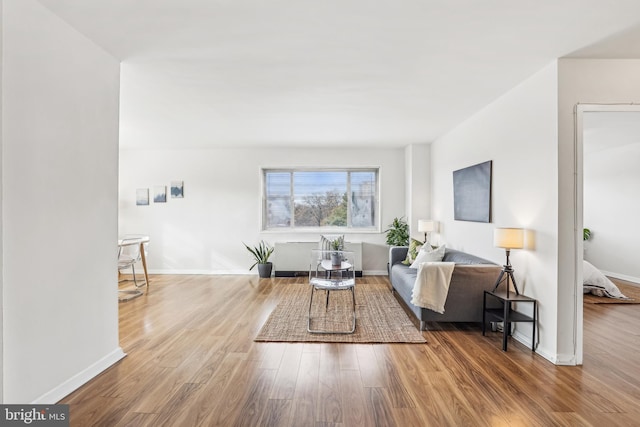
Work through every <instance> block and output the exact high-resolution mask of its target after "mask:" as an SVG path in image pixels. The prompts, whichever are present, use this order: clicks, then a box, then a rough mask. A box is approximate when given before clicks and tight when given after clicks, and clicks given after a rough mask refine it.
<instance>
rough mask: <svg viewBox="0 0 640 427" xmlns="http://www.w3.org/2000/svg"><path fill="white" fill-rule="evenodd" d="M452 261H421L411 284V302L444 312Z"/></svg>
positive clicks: (453, 264)
mask: <svg viewBox="0 0 640 427" xmlns="http://www.w3.org/2000/svg"><path fill="white" fill-rule="evenodd" d="M455 265H456V264H455V263H454V262H423V263H422V264H420V267H418V276H417V277H416V283H415V284H414V285H413V293H412V294H411V304H413V305H416V306H418V307H424V308H428V309H430V310H433V311H435V312H437V313H440V314H442V313H444V303H445V301H447V294H448V293H449V283H450V282H451V275H452V274H453V267H454V266H455Z"/></svg>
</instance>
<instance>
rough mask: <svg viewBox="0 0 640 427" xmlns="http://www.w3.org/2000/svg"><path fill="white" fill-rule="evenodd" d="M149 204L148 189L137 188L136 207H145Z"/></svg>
mask: <svg viewBox="0 0 640 427" xmlns="http://www.w3.org/2000/svg"><path fill="white" fill-rule="evenodd" d="M148 204H149V189H148V188H138V189H137V190H136V205H137V206H146V205H148Z"/></svg>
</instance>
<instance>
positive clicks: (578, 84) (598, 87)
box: [558, 59, 640, 354]
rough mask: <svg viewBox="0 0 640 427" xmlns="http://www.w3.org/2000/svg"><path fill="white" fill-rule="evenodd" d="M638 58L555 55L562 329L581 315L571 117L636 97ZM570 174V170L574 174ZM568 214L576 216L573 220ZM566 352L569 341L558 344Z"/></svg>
mask: <svg viewBox="0 0 640 427" xmlns="http://www.w3.org/2000/svg"><path fill="white" fill-rule="evenodd" d="M639 73H640V60H637V59H561V60H559V63H558V87H559V93H558V138H559V140H558V162H559V163H558V164H559V176H558V178H559V194H558V197H559V206H558V207H559V210H560V213H561V215H560V216H559V221H558V233H559V234H558V262H559V264H560V265H562V266H563V268H562V269H561V270H559V271H558V283H561V284H562V285H561V286H560V287H559V293H558V305H559V306H560V307H565V309H564V310H563V311H561V312H560V313H559V317H558V323H559V327H564V328H565V329H566V328H568V327H569V325H571V327H572V326H573V324H574V318H575V317H576V316H578V317H579V322H581V319H582V305H581V304H580V301H582V297H581V294H578V295H576V283H578V281H579V280H581V273H580V272H579V271H578V269H577V268H576V267H575V264H576V259H577V258H576V253H578V252H579V257H580V259H581V257H582V252H581V251H582V243H581V242H582V234H581V233H582V227H583V223H582V217H581V211H580V212H576V206H578V208H579V210H581V207H582V194H578V195H577V197H578V199H577V201H575V197H574V188H578V187H579V188H582V187H581V184H582V181H580V182H576V179H575V177H579V178H581V177H582V175H581V173H582V168H581V166H582V163H580V164H579V165H578V166H579V168H578V170H577V171H576V168H575V167H574V157H575V156H574V150H575V141H576V135H575V123H574V111H575V107H576V105H577V104H599V103H600V104H614V103H625V104H629V103H636V104H637V103H639V102H640V79H638V75H639ZM574 174H576V175H574ZM574 218H576V219H577V221H574ZM576 334H577V336H576V341H577V342H578V346H580V343H581V342H582V337H581V334H582V332H581V328H578V329H577V330H576ZM559 351H561V352H564V353H566V354H569V353H571V352H572V351H573V349H572V348H571V347H569V345H568V344H567V346H564V347H560V349H559Z"/></svg>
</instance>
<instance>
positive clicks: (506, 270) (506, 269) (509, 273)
mask: <svg viewBox="0 0 640 427" xmlns="http://www.w3.org/2000/svg"><path fill="white" fill-rule="evenodd" d="M505 276H506V277H505ZM504 279H506V281H507V293H508V292H509V281H511V283H513V289H514V290H515V291H516V295H520V291H518V285H517V284H516V279H515V278H514V277H513V268H512V267H511V266H510V265H503V266H502V271H500V275H499V276H498V280H496V283H495V285H494V287H493V291H492V292H495V291H496V289H498V286H500V283H502V281H503V280H504Z"/></svg>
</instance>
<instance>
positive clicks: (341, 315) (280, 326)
mask: <svg viewBox="0 0 640 427" xmlns="http://www.w3.org/2000/svg"><path fill="white" fill-rule="evenodd" d="M286 286H287V287H288V289H287V291H286V292H285V293H284V295H283V296H282V300H281V301H280V303H279V304H278V306H277V307H276V308H275V309H274V310H273V312H272V313H271V315H270V316H269V318H268V319H267V321H266V322H265V324H264V326H263V327H262V330H261V331H260V332H259V333H258V336H257V337H256V338H255V341H284V342H299V341H302V342H342V343H424V342H426V340H425V339H424V337H423V336H422V333H421V332H420V331H419V330H418V329H417V328H416V327H415V325H414V324H413V323H412V322H411V320H410V319H409V317H408V316H407V314H406V313H405V312H404V310H403V309H402V307H400V304H399V303H398V301H396V298H395V297H394V296H393V294H392V293H391V290H390V289H389V287H388V286H387V285H384V284H374V283H362V284H361V283H359V281H358V280H356V331H355V332H354V333H353V334H345V335H336V334H311V333H309V332H307V310H308V308H309V298H310V295H311V289H310V287H309V285H308V284H307V283H297V284H287V285H286ZM325 301H326V300H325V293H324V292H323V291H317V292H316V293H315V296H314V298H313V307H312V311H311V315H312V323H311V327H312V328H313V329H323V330H349V329H350V328H351V321H352V320H351V319H352V317H351V292H349V291H333V292H331V293H330V298H329V308H328V310H326V311H325Z"/></svg>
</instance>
